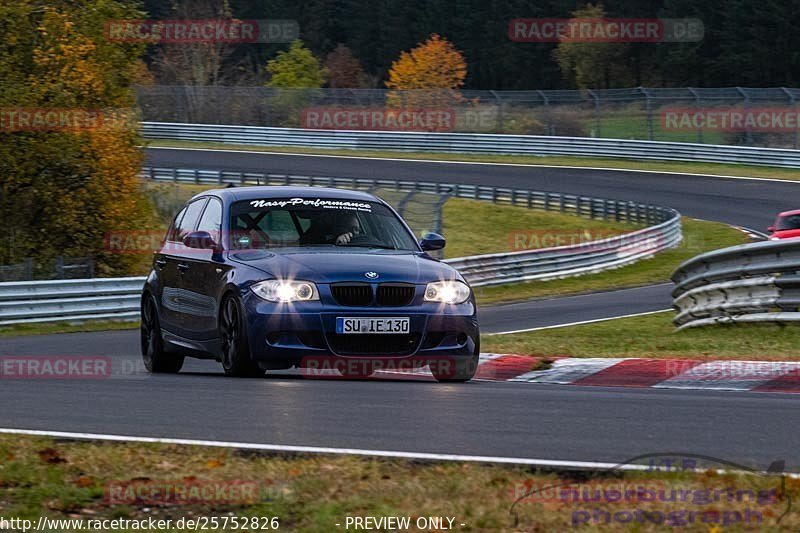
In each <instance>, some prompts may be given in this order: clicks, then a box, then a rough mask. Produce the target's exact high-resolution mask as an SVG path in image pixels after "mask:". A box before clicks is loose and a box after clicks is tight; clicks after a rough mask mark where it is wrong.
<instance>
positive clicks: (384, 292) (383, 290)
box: [331, 283, 416, 307]
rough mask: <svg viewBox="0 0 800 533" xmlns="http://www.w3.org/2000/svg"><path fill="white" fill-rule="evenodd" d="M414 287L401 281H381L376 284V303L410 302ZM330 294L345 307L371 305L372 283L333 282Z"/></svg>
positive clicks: (398, 303)
mask: <svg viewBox="0 0 800 533" xmlns="http://www.w3.org/2000/svg"><path fill="white" fill-rule="evenodd" d="M415 293H416V287H415V286H414V285H410V284H403V283H382V284H380V285H379V286H378V292H377V305H380V306H383V307H403V306H406V305H408V304H410V303H411V302H412V300H413V299H414V294H415ZM331 295H332V296H333V299H334V300H336V303H338V304H339V305H343V306H347V307H365V306H368V305H372V303H373V292H372V285H370V284H368V283H334V284H333V285H331Z"/></svg>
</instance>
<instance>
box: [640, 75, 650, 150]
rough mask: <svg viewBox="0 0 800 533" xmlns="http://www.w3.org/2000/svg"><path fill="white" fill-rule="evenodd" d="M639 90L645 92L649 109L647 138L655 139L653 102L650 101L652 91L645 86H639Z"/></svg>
mask: <svg viewBox="0 0 800 533" xmlns="http://www.w3.org/2000/svg"><path fill="white" fill-rule="evenodd" d="M639 90H640V91H642V94H644V105H645V110H646V111H647V140H649V141H652V140H653V104H652V102H651V101H650V93H648V92H647V90H646V89H645V88H644V87H639Z"/></svg>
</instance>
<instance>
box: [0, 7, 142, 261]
mask: <svg viewBox="0 0 800 533" xmlns="http://www.w3.org/2000/svg"><path fill="white" fill-rule="evenodd" d="M0 17H2V19H3V20H6V21H7V25H6V30H7V31H6V32H4V34H3V35H2V36H0V78H2V79H4V83H3V85H2V87H0V110H2V111H3V112H4V113H6V114H7V115H8V113H9V112H11V111H14V110H32V109H35V110H41V111H43V112H45V111H48V110H70V111H73V112H77V113H84V116H90V115H92V116H95V117H99V118H97V119H96V120H95V121H94V122H93V123H92V125H91V127H72V126H67V127H63V124H61V125H58V126H57V127H52V128H51V127H48V128H41V129H35V128H33V129H30V128H22V127H17V128H9V127H8V126H6V127H4V128H0V217H2V219H3V220H4V225H5V228H4V232H3V233H2V234H0V240H2V241H5V244H6V245H5V246H0V250H2V252H1V255H0V263H15V262H19V261H20V260H22V259H23V258H25V257H33V258H34V259H35V260H36V263H37V265H38V268H37V270H38V271H39V273H40V274H41V275H43V276H47V275H49V274H52V260H53V258H54V257H55V256H58V255H62V256H68V257H69V256H73V257H76V256H86V255H91V256H93V257H94V259H95V262H96V268H95V271H96V273H97V274H98V275H120V274H128V273H136V272H140V271H141V270H140V269H141V267H142V260H143V257H142V256H141V255H139V256H136V255H131V254H119V253H110V252H109V251H108V250H106V247H105V246H104V242H105V241H104V239H105V237H106V235H107V234H109V233H114V232H124V231H131V230H133V231H148V230H150V229H152V228H153V226H154V225H155V224H156V222H155V220H154V211H153V208H152V206H151V205H150V202H148V201H147V199H146V197H145V194H144V192H143V190H142V187H143V185H142V183H141V180H140V179H139V177H138V173H139V170H140V168H141V164H142V153H141V150H139V149H138V148H137V145H138V144H140V139H139V137H138V132H137V121H136V117H135V116H134V113H133V112H132V109H133V105H134V97H133V92H132V90H131V84H132V81H133V79H134V78H135V77H136V76H137V75H138V74H137V73H138V71H139V70H140V69H139V68H138V66H137V58H138V57H139V56H140V54H141V52H142V51H143V45H136V44H130V43H126V44H119V43H110V42H108V41H107V40H106V39H105V38H104V36H103V33H102V32H103V26H104V22H105V21H107V20H109V19H120V18H143V17H142V14H141V13H139V12H137V11H135V10H133V9H132V8H131V7H130V6H129V5H127V4H125V3H123V2H118V1H117V0H97V1H96V2H95V7H94V9H92V10H87V9H84V8H81V7H80V6H79V5H78V4H76V3H74V2H71V1H67V0H62V1H58V0H56V1H52V2H49V5H48V6H46V7H41V4H40V2H38V1H34V0H15V1H14V2H11V3H9V4H4V5H3V6H0ZM9 116H10V115H9Z"/></svg>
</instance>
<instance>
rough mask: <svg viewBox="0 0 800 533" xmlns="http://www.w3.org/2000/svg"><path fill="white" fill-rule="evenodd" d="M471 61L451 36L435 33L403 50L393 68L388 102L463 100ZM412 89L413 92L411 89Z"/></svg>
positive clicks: (408, 104) (412, 103)
mask: <svg viewBox="0 0 800 533" xmlns="http://www.w3.org/2000/svg"><path fill="white" fill-rule="evenodd" d="M466 76H467V63H466V61H465V60H464V56H463V55H462V54H461V52H459V51H458V50H457V49H456V47H455V46H453V44H452V43H451V42H450V41H448V40H447V39H445V38H443V37H440V36H439V35H437V34H433V35H431V36H430V37H429V38H428V39H427V40H426V41H425V42H424V43H422V44H420V45H419V46H417V47H416V48H414V49H412V50H410V51H408V52H402V53H401V54H400V57H399V58H398V59H397V60H396V61H395V62H394V63H392V66H391V68H390V69H389V79H388V80H387V81H386V87H387V88H389V89H392V91H391V92H390V93H389V95H388V97H387V103H388V104H389V105H390V106H393V107H433V106H441V105H449V104H451V103H452V102H454V101H460V100H461V96H460V94H459V93H458V90H457V89H458V88H459V87H461V86H463V85H464V78H466ZM408 91H411V92H408Z"/></svg>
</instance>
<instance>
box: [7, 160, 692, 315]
mask: <svg viewBox="0 0 800 533" xmlns="http://www.w3.org/2000/svg"><path fill="white" fill-rule="evenodd" d="M142 175H143V176H145V177H147V178H149V179H153V180H161V181H177V182H192V183H207V184H226V183H237V184H261V185H301V186H332V187H340V188H350V189H367V190H371V189H377V188H383V189H386V188H388V189H392V190H397V191H415V192H420V193H426V192H427V193H436V194H439V195H443V196H452V197H458V198H468V199H474V200H483V201H491V202H495V203H498V204H508V205H515V206H520V207H526V208H530V209H539V210H547V211H557V212H561V213H568V214H574V215H578V216H582V217H587V218H601V219H607V220H616V221H620V222H627V223H631V224H638V225H647V227H644V228H642V229H636V230H635V231H632V232H631V233H626V234H623V235H618V236H614V237H611V238H608V239H603V240H598V241H590V242H584V243H581V244H578V245H572V246H561V247H555V248H545V249H537V250H529V251H521V252H512V253H502V254H489V255H478V256H472V257H462V258H456V259H448V260H446V261H445V262H446V263H449V264H451V265H453V266H454V267H456V268H457V269H459V270H460V271H461V272H462V274H463V275H464V277H465V278H466V279H467V280H468V281H469V282H470V284H471V285H473V286H476V287H478V286H485V285H500V284H504V283H513V282H518V281H525V280H537V279H538V280H545V279H553V278H559V277H568V276H576V275H580V274H587V273H591V272H598V271H601V270H606V269H610V268H616V267H619V266H622V265H626V264H629V263H633V262H635V261H638V260H640V259H643V258H646V257H650V256H652V255H653V254H655V253H657V252H659V251H661V250H665V249H667V248H671V247H673V246H676V245H677V244H678V243H679V242H680V240H681V225H680V214H679V213H678V212H677V211H675V210H673V209H669V208H666V207H661V206H654V205H647V204H639V203H635V202H623V201H617V200H608V199H604V198H592V197H583V196H574V195H569V194H560V193H553V192H544V191H529V190H520V189H509V188H502V187H489V186H476V185H462V184H456V183H430V182H416V181H393V180H372V179H361V178H341V177H336V178H334V177H321V176H291V175H275V174H258V173H237V172H226V171H211V170H197V169H176V168H153V167H146V168H144V169H142ZM143 283H144V278H139V277H135V278H108V279H87V280H56V281H39V282H12V283H0V326H2V325H8V324H14V323H21V322H54V321H80V320H87V319H134V318H136V317H138V314H139V296H140V294H141V289H142V285H143Z"/></svg>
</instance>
